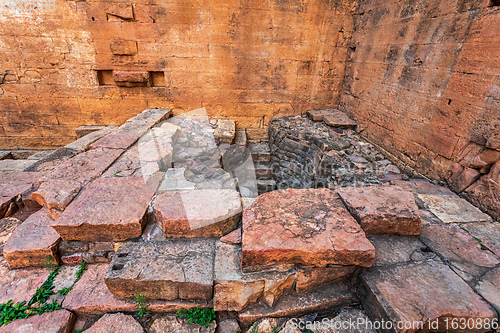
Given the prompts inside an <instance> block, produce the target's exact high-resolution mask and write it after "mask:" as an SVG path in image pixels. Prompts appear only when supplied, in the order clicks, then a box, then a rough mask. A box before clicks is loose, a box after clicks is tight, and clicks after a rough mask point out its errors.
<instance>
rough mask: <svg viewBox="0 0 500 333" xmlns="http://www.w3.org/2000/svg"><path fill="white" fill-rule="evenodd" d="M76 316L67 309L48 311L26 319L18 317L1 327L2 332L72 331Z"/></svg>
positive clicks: (52, 332)
mask: <svg viewBox="0 0 500 333" xmlns="http://www.w3.org/2000/svg"><path fill="white" fill-rule="evenodd" d="M75 320H76V317H75V315H74V314H73V313H71V312H70V311H67V310H57V311H53V312H46V313H44V314H42V315H39V316H38V315H34V316H31V317H29V318H26V319H18V320H15V321H13V322H12V323H10V324H8V325H3V326H2V327H0V332H1V333H39V332H44V333H70V332H71V331H72V329H73V324H74V323H75Z"/></svg>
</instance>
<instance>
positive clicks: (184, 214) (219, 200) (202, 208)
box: [153, 189, 242, 238]
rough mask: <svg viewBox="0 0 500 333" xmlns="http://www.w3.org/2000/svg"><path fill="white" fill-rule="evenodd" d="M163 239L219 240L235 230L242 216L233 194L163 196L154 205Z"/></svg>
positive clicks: (199, 192)
mask: <svg viewBox="0 0 500 333" xmlns="http://www.w3.org/2000/svg"><path fill="white" fill-rule="evenodd" d="M153 209H154V211H155V216H156V220H157V222H158V224H159V225H160V226H161V228H162V229H163V232H164V234H165V237H171V238H194V237H221V236H224V235H225V234H228V233H229V232H231V231H233V230H234V229H236V227H237V225H238V223H239V220H240V217H241V212H242V207H241V197H240V194H239V193H238V192H237V191H236V190H231V189H207V190H187V191H174V192H165V193H162V194H160V195H158V196H157V197H156V200H155V202H154V204H153Z"/></svg>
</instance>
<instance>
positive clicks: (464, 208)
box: [418, 194, 491, 223]
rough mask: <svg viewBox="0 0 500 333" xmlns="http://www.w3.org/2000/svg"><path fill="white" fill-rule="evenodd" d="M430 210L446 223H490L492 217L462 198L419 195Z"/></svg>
mask: <svg viewBox="0 0 500 333" xmlns="http://www.w3.org/2000/svg"><path fill="white" fill-rule="evenodd" d="M418 197H419V198H420V199H421V200H422V201H423V202H424V203H425V205H426V206H427V207H428V208H429V210H430V211H431V212H432V213H433V214H434V215H436V216H437V217H438V218H439V219H440V220H441V221H442V222H444V223H468V222H490V221H491V217H490V216H488V215H487V214H485V213H483V212H481V211H480V210H479V209H478V208H476V207H474V206H473V205H472V204H471V203H469V202H468V201H467V200H465V199H462V198H453V197H443V196H438V195H431V194H419V195H418Z"/></svg>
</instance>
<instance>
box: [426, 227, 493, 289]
mask: <svg viewBox="0 0 500 333" xmlns="http://www.w3.org/2000/svg"><path fill="white" fill-rule="evenodd" d="M465 227H466V226H465ZM462 228H463V227H462ZM498 236H499V235H498V234H497V237H498ZM420 239H421V240H422V241H423V242H424V243H425V244H426V245H427V246H428V247H429V248H431V249H432V250H433V251H434V252H436V253H437V254H439V256H440V257H442V258H444V259H445V260H446V261H447V262H448V264H449V265H450V266H451V268H452V269H453V270H454V271H455V272H456V273H457V274H458V275H459V276H460V277H462V279H464V280H465V281H467V282H472V281H473V280H474V279H476V278H478V277H480V276H482V275H483V274H484V273H486V272H487V271H488V270H490V269H491V268H493V267H495V266H496V265H498V264H500V260H499V257H497V256H496V255H495V254H494V253H492V252H490V251H488V249H486V248H484V246H482V244H481V242H479V241H478V239H475V238H474V237H472V236H471V235H470V234H469V233H468V232H467V231H465V230H463V229H461V228H460V227H459V226H456V225H442V226H428V227H426V228H424V229H423V230H422V233H421V235H420Z"/></svg>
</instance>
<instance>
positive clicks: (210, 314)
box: [177, 308, 215, 327]
mask: <svg viewBox="0 0 500 333" xmlns="http://www.w3.org/2000/svg"><path fill="white" fill-rule="evenodd" d="M177 315H178V316H179V318H187V319H188V320H189V323H190V324H198V325H201V326H205V327H208V326H210V323H211V322H212V321H213V320H214V319H215V311H214V309H210V308H206V309H200V308H192V309H189V310H186V309H180V310H179V311H177Z"/></svg>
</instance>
